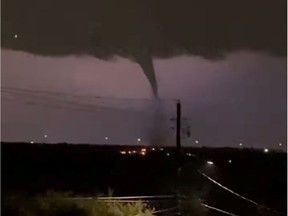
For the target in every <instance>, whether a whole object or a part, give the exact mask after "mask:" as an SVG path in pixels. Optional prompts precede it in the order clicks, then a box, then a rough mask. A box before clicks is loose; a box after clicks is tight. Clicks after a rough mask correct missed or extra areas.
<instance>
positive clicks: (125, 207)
mask: <svg viewBox="0 0 288 216" xmlns="http://www.w3.org/2000/svg"><path fill="white" fill-rule="evenodd" d="M69 195H70V194H67V193H66V194H65V193H55V192H49V193H47V194H45V195H37V196H34V197H27V196H17V197H16V196H9V197H6V199H4V200H3V203H2V213H3V215H9V216H38V215H41V216H153V209H151V208H149V207H148V206H147V205H145V204H144V203H142V202H140V201H139V202H136V203H120V202H117V201H115V202H104V201H96V200H93V199H92V200H79V199H71V198H70V197H69Z"/></svg>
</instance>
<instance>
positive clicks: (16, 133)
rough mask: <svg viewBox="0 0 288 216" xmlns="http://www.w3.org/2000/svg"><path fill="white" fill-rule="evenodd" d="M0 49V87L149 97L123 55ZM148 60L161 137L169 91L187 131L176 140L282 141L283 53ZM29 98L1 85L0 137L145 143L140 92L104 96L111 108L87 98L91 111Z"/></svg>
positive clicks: (148, 123)
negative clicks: (187, 122)
mask: <svg viewBox="0 0 288 216" xmlns="http://www.w3.org/2000/svg"><path fill="white" fill-rule="evenodd" d="M1 55H2V70H1V73H2V83H1V85H2V88H3V87H10V88H19V89H28V90H36V91H40V92H43V91H52V92H60V93H67V94H71V95H81V96H83V97H84V96H85V97H86V98H87V96H89V98H90V99H89V98H88V99H87V100H86V99H85V100H84V99H83V98H78V99H75V98H74V99H73V100H74V103H78V104H79V103H84V102H85V103H86V102H87V101H90V103H92V104H94V105H95V104H96V102H95V101H93V100H92V99H91V98H92V97H93V96H101V97H116V98H150V99H153V96H152V92H151V89H150V85H149V83H148V81H147V79H146V77H145V75H144V74H143V72H142V70H141V68H140V67H139V65H138V64H136V63H133V62H131V61H130V60H127V59H123V58H115V59H114V60H113V61H110V62H107V61H102V60H98V59H96V58H93V57H89V56H86V57H85V56H83V57H73V56H69V57H61V58H59V57H57V58H56V57H54V58H52V57H39V56H34V55H31V54H28V53H24V52H18V51H10V50H3V49H2V54H1ZM154 66H155V71H156V76H157V80H158V85H159V95H160V98H163V99H167V104H164V105H163V106H162V108H161V109H160V110H162V111H163V113H164V115H165V116H164V120H163V119H162V120H161V122H162V123H159V125H160V126H159V127H161V128H163V132H162V133H163V135H165V137H166V139H165V142H166V143H167V145H173V144H174V137H173V130H171V129H170V125H171V122H170V123H169V118H172V117H175V114H174V112H173V111H174V103H173V102H171V100H169V99H181V102H182V105H183V116H184V117H187V118H189V119H190V126H191V134H192V135H191V137H190V138H187V139H183V145H187V146H188V145H189V146H196V145H201V146H202V145H204V146H217V147H219V146H235V147H237V146H239V143H240V142H242V143H243V145H244V146H246V147H257V148H258V147H261V148H263V147H269V148H286V120H287V118H286V107H287V106H286V105H287V104H286V99H287V96H286V93H287V89H286V82H287V78H286V72H287V71H286V57H272V56H269V55H266V54H262V53H256V52H254V53H253V52H247V51H245V52H244V51H243V52H237V53H231V54H229V55H227V56H226V58H225V59H223V60H217V61H212V60H205V59H203V58H201V57H192V56H190V57H188V56H180V57H175V58H170V59H166V60H158V59H154ZM111 77H112V78H111ZM59 98H60V101H61V100H62V99H61V97H58V100H59ZM64 99H65V98H64ZM29 100H30V99H28V98H22V99H21V100H20V101H19V99H18V97H17V95H11V94H7V92H6V93H5V91H4V92H3V91H2V121H1V125H2V134H1V135H2V140H3V141H30V140H34V141H35V142H38V141H44V140H45V139H44V138H43V136H44V134H47V135H48V138H47V139H46V140H45V141H47V142H53V143H54V142H71V143H93V144H99V143H110V144H135V143H136V140H137V138H138V137H141V139H142V140H141V143H143V144H146V143H149V139H150V138H151V136H152V135H151V134H152V133H153V132H151V131H153V125H155V124H154V123H155V120H153V118H154V116H155V115H153V113H154V111H153V110H154V109H153V108H151V103H150V102H147V101H146V100H135V101H138V102H134V103H132V100H129V103H128V105H125V106H124V108H123V107H122V106H123V104H124V102H123V101H122V100H118V101H120V102H111V101H112V100H111V101H110V102H109V103H112V104H109V107H110V108H114V109H107V110H104V111H97V110H96V107H97V106H94V108H95V109H94V108H93V112H90V111H89V110H87V109H86V108H85V109H82V110H81V109H80V110H79V109H78V110H76V109H74V108H73V109H72V108H71V105H69V106H67V105H65V106H64V107H63V103H62V108H61V109H60V108H59V107H58V108H57V106H54V105H55V103H54V105H53V106H50V105H49V103H50V102H51V100H49V101H50V102H49V101H46V105H44V106H43V105H41V104H40V105H39V104H38V105H37V103H38V102H37V103H35V101H34V104H33V105H31V104H30V105H27V103H28V102H29ZM91 101H92V102H91ZM116 101H117V100H116ZM139 101H140V102H139ZM97 103H98V102H97ZM135 103H136V104H137V103H140V105H139V106H137V107H136V108H134V109H136V110H137V112H132V113H129V112H127V110H131V109H133V106H135ZM47 104H48V105H47ZM51 104H53V101H52V102H51ZM133 104H134V105H133ZM153 104H154V105H155V104H156V103H153ZM127 106H128V107H127ZM121 107H122V108H121ZM163 107H164V108H163ZM78 108H79V107H78ZM82 108H83V107H82ZM120 108H121V109H120ZM141 108H142V109H141ZM115 109H116V110H118V111H115ZM95 110H96V111H95ZM119 110H120V111H119ZM121 110H122V111H121ZM139 110H140V111H139ZM167 119H168V120H167ZM172 124H173V123H172ZM105 136H107V137H109V140H105ZM195 140H199V144H195ZM279 143H282V146H281V147H280V146H279Z"/></svg>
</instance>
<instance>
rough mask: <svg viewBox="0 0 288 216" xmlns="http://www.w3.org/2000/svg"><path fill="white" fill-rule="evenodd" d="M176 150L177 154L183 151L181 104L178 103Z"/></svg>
mask: <svg viewBox="0 0 288 216" xmlns="http://www.w3.org/2000/svg"><path fill="white" fill-rule="evenodd" d="M176 148H177V153H180V150H181V103H180V100H178V101H177V105H176Z"/></svg>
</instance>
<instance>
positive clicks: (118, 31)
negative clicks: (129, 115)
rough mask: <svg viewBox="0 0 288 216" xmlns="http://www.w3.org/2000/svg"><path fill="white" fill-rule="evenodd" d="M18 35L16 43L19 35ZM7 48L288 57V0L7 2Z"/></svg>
mask: <svg viewBox="0 0 288 216" xmlns="http://www.w3.org/2000/svg"><path fill="white" fill-rule="evenodd" d="M15 34H17V36H18V37H17V38H14V35H15ZM2 46H3V47H4V48H9V49H13V50H24V51H28V52H31V53H35V54H38V55H49V56H57V55H70V54H71V55H81V54H88V55H93V56H95V57H97V58H101V59H110V58H112V57H113V56H115V55H120V56H123V57H127V58H130V59H132V60H134V61H136V62H138V63H139V64H140V65H141V67H142V69H143V71H144V72H145V74H146V76H147V77H148V79H149V80H150V82H151V84H152V87H153V88H154V91H155V89H156V82H155V79H156V78H155V74H154V68H153V64H152V58H153V57H158V58H167V57H171V56H175V55H182V54H189V55H201V56H204V57H206V58H220V57H222V56H223V55H224V54H226V53H227V52H231V51H235V50H243V49H244V50H245V49H246V50H257V51H264V52H268V53H270V54H274V55H284V56H285V55H286V1H285V0H273V1H271V0H249V1H243V0H235V1H231V0H218V1H215V0H198V1H192V0H179V1H172V0H157V1H154V0H146V1H141V0H121V1H119V0H82V1H76V0H61V1H58V0H43V1H37V0H27V1H21V0H3V1H2Z"/></svg>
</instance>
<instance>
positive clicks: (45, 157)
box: [1, 143, 287, 216]
mask: <svg viewBox="0 0 288 216" xmlns="http://www.w3.org/2000/svg"><path fill="white" fill-rule="evenodd" d="M1 145H2V146H1V147H2V148H1V150H2V197H4V198H5V196H7V195H8V194H22V195H23V194H24V195H25V194H29V195H33V194H38V193H45V192H46V191H49V190H54V191H58V192H61V191H62V192H67V191H70V192H73V193H74V194H77V195H82V196H95V195H96V194H100V193H104V194H107V193H110V192H111V191H113V195H114V196H128V195H129V196H138V195H160V194H176V192H177V191H178V192H179V191H180V192H181V193H183V194H186V195H187V194H189V195H193V196H194V197H197V198H200V199H201V200H202V201H203V202H205V203H207V204H209V205H211V206H215V207H218V208H220V209H224V210H226V211H229V212H233V213H235V214H238V215H247V216H248V215H264V214H265V215H274V214H272V212H267V211H263V210H261V209H260V208H259V206H258V207H257V206H255V205H254V204H251V203H249V202H246V201H244V200H243V199H240V198H239V197H236V196H235V195H233V194H231V193H229V192H227V191H225V190H223V189H222V188H220V187H218V186H217V185H215V184H213V183H212V182H211V181H209V180H208V179H207V178H204V177H203V176H201V175H200V174H199V173H198V172H197V170H199V169H200V170H201V171H203V172H204V173H206V174H207V175H209V176H210V177H212V178H213V179H214V180H216V181H218V182H220V183H221V184H223V185H224V186H226V187H228V188H230V189H232V190H233V191H235V192H237V193H239V194H240V195H243V196H245V197H247V198H249V199H252V200H254V201H256V202H258V203H260V204H263V205H265V206H267V207H270V208H272V209H275V210H277V211H281V212H283V213H284V215H286V209H287V200H286V195H287V193H286V192H287V173H286V172H287V163H286V162H287V154H286V153H281V152H269V153H263V151H257V150H253V149H242V150H240V149H229V148H222V149H211V148H190V149H188V148H185V149H183V152H182V154H181V156H180V157H176V154H175V152H174V149H173V148H165V149H164V150H162V151H161V150H160V149H159V148H156V149H155V150H154V151H152V149H151V148H147V149H146V154H145V155H141V154H133V150H135V151H137V152H138V151H140V149H141V148H140V147H138V148H134V149H132V148H131V147H119V146H118V147H117V146H110V147H107V146H105V147H104V146H95V145H94V146H92V145H67V144H59V145H44V144H37V145H36V144H33V145H31V144H25V143H2V144H1ZM124 150H125V151H126V154H125V155H123V154H121V153H120V151H124ZM129 150H130V151H131V152H130V153H131V155H130V154H128V151H129ZM167 153H169V155H167ZM229 160H231V161H230V163H229ZM207 161H213V163H214V164H213V165H209V164H207ZM179 167H182V169H181V171H180V170H179V169H178V168H179ZM177 169H178V173H177ZM109 188H110V189H109ZM209 214H210V215H222V214H218V213H217V214H216V213H215V212H213V213H212V212H210V213H209Z"/></svg>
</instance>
